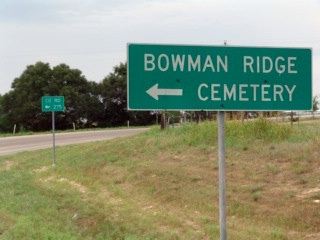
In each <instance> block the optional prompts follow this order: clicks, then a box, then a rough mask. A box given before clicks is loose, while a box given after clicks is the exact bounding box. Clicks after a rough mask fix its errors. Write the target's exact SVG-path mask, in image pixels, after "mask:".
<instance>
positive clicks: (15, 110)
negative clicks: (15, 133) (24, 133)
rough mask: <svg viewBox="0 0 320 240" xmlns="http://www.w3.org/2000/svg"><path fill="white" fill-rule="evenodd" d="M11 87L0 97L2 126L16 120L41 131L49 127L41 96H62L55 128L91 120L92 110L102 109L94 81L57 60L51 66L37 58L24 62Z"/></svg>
mask: <svg viewBox="0 0 320 240" xmlns="http://www.w3.org/2000/svg"><path fill="white" fill-rule="evenodd" d="M11 88H12V90H11V91H10V92H8V93H6V94H5V95H4V96H3V97H2V112H3V113H2V114H3V115H4V116H5V117H4V119H2V122H4V125H5V126H4V128H5V129H8V128H9V126H8V124H10V125H13V124H18V126H19V128H20V129H25V130H31V131H43V130H48V129H50V128H51V115H50V114H48V113H43V112H42V111H41V97H42V96H46V95H49V96H58V95H62V96H64V97H65V107H66V109H65V111H64V112H57V114H56V126H57V129H59V128H60V129H65V128H67V127H71V126H72V123H76V124H78V125H80V124H82V122H92V121H94V120H95V119H96V118H97V117H96V116H93V114H92V111H96V112H97V113H99V111H100V113H103V104H102V102H101V101H100V99H99V97H97V95H96V92H95V91H96V89H95V85H94V84H93V83H91V82H88V81H87V80H86V78H85V77H84V76H83V75H82V74H81V71H80V70H78V69H71V68H70V67H69V66H67V65H66V64H60V65H58V66H56V67H54V68H53V69H51V68H50V66H49V64H48V63H43V62H37V63H36V64H35V65H30V66H27V68H26V70H25V71H24V72H23V73H22V74H21V76H20V77H18V78H15V79H14V81H13V83H12V85H11Z"/></svg>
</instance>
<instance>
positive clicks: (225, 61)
mask: <svg viewBox="0 0 320 240" xmlns="http://www.w3.org/2000/svg"><path fill="white" fill-rule="evenodd" d="M127 55H128V59H127V60H128V109H130V110H216V111H232V110H235V111H239V110H243V111H246V110H258V111H282V110H311V108H312V70H311V69H312V68H311V65H312V64H311V63H312V52H311V49H306V48H271V47H267V48H258V47H230V46H188V45H156V44H128V49H127Z"/></svg>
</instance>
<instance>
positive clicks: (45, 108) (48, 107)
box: [41, 96, 64, 166]
mask: <svg viewBox="0 0 320 240" xmlns="http://www.w3.org/2000/svg"><path fill="white" fill-rule="evenodd" d="M41 109H42V112H51V113H52V166H55V165H56V137H55V116H54V112H62V111H64V96H43V97H42V98H41Z"/></svg>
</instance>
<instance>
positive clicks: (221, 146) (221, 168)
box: [218, 111, 227, 240]
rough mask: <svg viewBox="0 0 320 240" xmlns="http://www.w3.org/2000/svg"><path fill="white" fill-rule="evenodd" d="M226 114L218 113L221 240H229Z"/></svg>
mask: <svg viewBox="0 0 320 240" xmlns="http://www.w3.org/2000/svg"><path fill="white" fill-rule="evenodd" d="M224 120H225V112H223V111H219V112H218V154H219V213H220V214H219V215H220V240H226V239H227V220H226V208H227V207H226V206H227V203H226V167H225V126H224Z"/></svg>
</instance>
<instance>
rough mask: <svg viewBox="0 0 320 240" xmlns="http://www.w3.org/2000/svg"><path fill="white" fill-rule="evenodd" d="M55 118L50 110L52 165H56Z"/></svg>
mask: <svg viewBox="0 0 320 240" xmlns="http://www.w3.org/2000/svg"><path fill="white" fill-rule="evenodd" d="M54 122H55V119H54V112H53V111H52V166H55V165H56V138H55V124H54Z"/></svg>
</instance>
